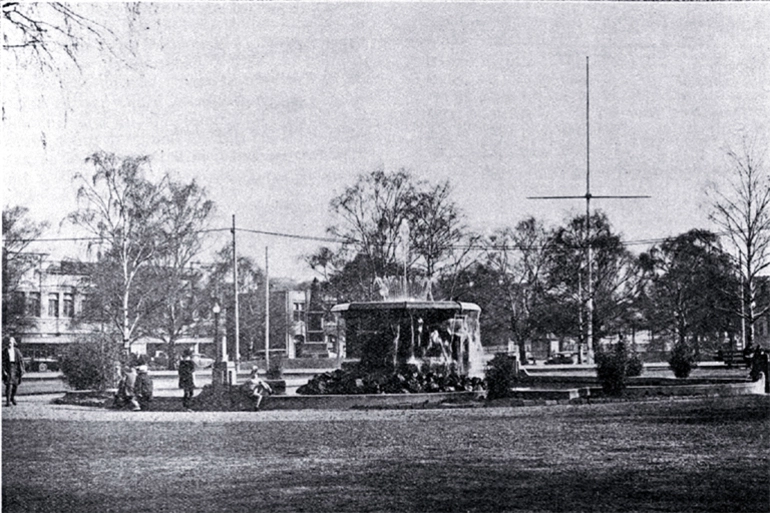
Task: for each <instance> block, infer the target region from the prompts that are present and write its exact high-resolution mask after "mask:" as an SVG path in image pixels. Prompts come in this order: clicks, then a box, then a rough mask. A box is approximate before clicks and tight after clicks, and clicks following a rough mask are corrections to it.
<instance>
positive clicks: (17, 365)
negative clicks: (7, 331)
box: [3, 337, 24, 406]
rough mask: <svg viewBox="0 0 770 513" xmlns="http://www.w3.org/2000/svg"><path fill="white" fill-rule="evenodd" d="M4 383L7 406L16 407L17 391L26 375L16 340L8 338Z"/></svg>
mask: <svg viewBox="0 0 770 513" xmlns="http://www.w3.org/2000/svg"><path fill="white" fill-rule="evenodd" d="M3 342H4V343H3V383H4V384H5V405H6V406H10V405H14V406H16V390H17V389H18V388H19V384H20V383H21V377H22V376H23V375H24V357H23V356H22V354H21V351H19V348H17V347H16V339H15V338H13V337H8V339H7V340H5V341H3Z"/></svg>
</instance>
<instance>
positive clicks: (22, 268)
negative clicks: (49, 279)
mask: <svg viewBox="0 0 770 513" xmlns="http://www.w3.org/2000/svg"><path fill="white" fill-rule="evenodd" d="M47 226H48V224H47V223H37V222H35V221H32V220H31V219H30V218H29V209H27V208H26V207H22V206H14V207H6V208H5V209H3V334H13V333H15V332H17V331H20V330H22V329H23V328H25V327H26V326H28V325H29V320H28V319H27V318H26V316H25V311H24V308H25V306H24V302H23V301H22V299H21V297H20V295H19V294H18V292H19V291H18V287H19V282H20V281H21V279H22V277H23V276H24V275H25V274H26V273H27V272H28V271H29V270H30V269H32V268H33V267H34V266H35V265H37V263H38V261H39V258H38V257H39V256H38V255H35V254H33V253H28V252H26V249H27V248H28V247H29V245H30V244H31V243H32V241H33V240H34V239H36V238H38V237H40V234H41V233H42V232H43V230H45V229H46V228H47Z"/></svg>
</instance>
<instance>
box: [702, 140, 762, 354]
mask: <svg viewBox="0 0 770 513" xmlns="http://www.w3.org/2000/svg"><path fill="white" fill-rule="evenodd" d="M765 152H766V147H765V146H764V145H762V144H760V143H759V142H758V140H756V139H750V138H748V137H744V138H743V139H742V141H741V145H740V149H738V150H733V149H728V150H727V152H726V155H727V160H728V166H729V167H730V172H729V173H728V174H727V176H728V177H729V178H728V183H727V184H726V186H724V187H722V188H720V187H719V186H717V185H714V186H713V187H712V188H711V190H710V191H709V195H710V197H711V200H712V207H713V208H712V212H711V215H710V218H711V220H712V221H713V222H714V223H715V224H716V225H717V226H718V227H719V228H720V229H721V230H724V231H725V232H726V233H727V235H728V237H729V239H730V242H731V243H732V246H733V248H734V249H735V251H736V252H737V260H738V263H739V266H738V267H739V269H740V273H741V276H742V280H743V288H742V290H741V293H740V299H741V302H742V308H741V309H740V310H738V312H737V313H738V314H739V315H741V316H742V317H743V319H744V320H745V323H746V328H747V329H746V340H745V341H744V342H745V343H746V345H747V346H748V345H752V344H753V342H754V323H755V322H756V320H757V319H758V318H760V317H761V316H762V315H764V314H765V313H767V312H768V310H770V304H765V305H763V306H760V307H758V306H757V287H758V282H759V276H760V275H762V274H763V273H764V271H766V270H767V269H768V267H770V175H768V172H767V168H766V166H765Z"/></svg>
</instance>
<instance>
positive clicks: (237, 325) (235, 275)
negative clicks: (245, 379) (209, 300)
mask: <svg viewBox="0 0 770 513" xmlns="http://www.w3.org/2000/svg"><path fill="white" fill-rule="evenodd" d="M231 231H232V233H233V296H234V297H235V302H234V308H235V312H234V319H235V346H234V347H235V371H236V372H238V366H239V365H240V363H241V348H240V341H241V323H240V308H239V307H238V252H237V251H236V248H235V214H233V228H232V230H231Z"/></svg>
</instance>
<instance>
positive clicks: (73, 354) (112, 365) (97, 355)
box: [61, 334, 121, 391]
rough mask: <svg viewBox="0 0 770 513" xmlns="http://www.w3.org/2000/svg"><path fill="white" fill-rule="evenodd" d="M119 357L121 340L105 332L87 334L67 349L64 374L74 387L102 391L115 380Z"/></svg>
mask: <svg viewBox="0 0 770 513" xmlns="http://www.w3.org/2000/svg"><path fill="white" fill-rule="evenodd" d="M120 356H121V351H120V345H119V343H117V342H115V341H114V340H112V339H110V338H109V337H107V336H105V335H103V334H94V335H85V336H83V337H81V338H79V339H78V340H76V341H75V343H74V344H70V346H69V348H68V349H67V352H66V353H65V355H64V358H63V360H62V364H61V370H62V374H64V379H65V380H66V381H67V384H68V385H69V386H70V387H72V388H74V389H75V390H98V391H103V390H105V389H107V388H110V387H112V386H113V385H114V383H115V379H116V375H117V372H118V366H119V362H120Z"/></svg>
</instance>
